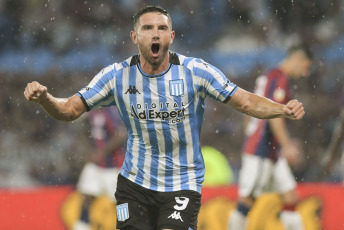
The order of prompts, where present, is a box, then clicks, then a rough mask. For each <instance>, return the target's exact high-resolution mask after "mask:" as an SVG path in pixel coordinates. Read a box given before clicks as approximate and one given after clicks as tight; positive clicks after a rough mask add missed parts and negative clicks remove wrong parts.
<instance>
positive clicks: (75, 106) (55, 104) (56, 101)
mask: <svg viewBox="0 0 344 230" xmlns="http://www.w3.org/2000/svg"><path fill="white" fill-rule="evenodd" d="M24 96H25V98H26V99H27V100H28V101H33V102H36V103H38V104H40V105H41V106H42V107H43V108H44V110H45V111H46V112H47V114H49V116H51V117H52V118H54V119H56V120H60V121H72V120H75V119H77V118H78V117H80V116H81V114H83V113H84V112H85V111H86V108H85V105H84V104H83V102H82V100H81V99H80V97H78V96H77V95H74V96H72V97H70V98H56V97H54V96H52V95H51V94H49V93H48V90H47V87H45V86H43V85H41V84H40V83H38V82H37V81H33V82H31V83H28V84H27V86H26V88H25V91H24Z"/></svg>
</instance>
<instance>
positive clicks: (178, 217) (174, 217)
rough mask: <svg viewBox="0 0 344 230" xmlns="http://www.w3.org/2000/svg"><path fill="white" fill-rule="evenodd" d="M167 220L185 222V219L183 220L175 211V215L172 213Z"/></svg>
mask: <svg viewBox="0 0 344 230" xmlns="http://www.w3.org/2000/svg"><path fill="white" fill-rule="evenodd" d="M167 218H172V219H175V220H181V221H182V222H184V221H183V219H182V217H181V216H180V212H177V211H174V213H172V214H171V215H170V216H169V217H167Z"/></svg>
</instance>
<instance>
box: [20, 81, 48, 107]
mask: <svg viewBox="0 0 344 230" xmlns="http://www.w3.org/2000/svg"><path fill="white" fill-rule="evenodd" d="M47 93H48V90H47V87H45V86H44V85H41V84H40V83H38V82H37V81H33V82H31V83H28V84H27V86H26V88H25V91H24V96H25V98H26V99H27V100H28V101H34V102H36V103H38V104H40V103H42V102H43V101H44V100H45V99H46V98H47Z"/></svg>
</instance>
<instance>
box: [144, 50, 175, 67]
mask: <svg viewBox="0 0 344 230" xmlns="http://www.w3.org/2000/svg"><path fill="white" fill-rule="evenodd" d="M138 48H139V51H140V54H141V55H142V56H143V58H144V59H145V60H146V61H147V62H148V64H150V65H152V66H159V65H160V64H161V63H162V62H163V61H164V59H165V57H166V55H167V53H168V50H169V46H168V45H165V46H162V47H161V48H160V56H159V57H158V58H154V57H153V56H152V55H151V47H150V46H149V47H147V46H143V45H138Z"/></svg>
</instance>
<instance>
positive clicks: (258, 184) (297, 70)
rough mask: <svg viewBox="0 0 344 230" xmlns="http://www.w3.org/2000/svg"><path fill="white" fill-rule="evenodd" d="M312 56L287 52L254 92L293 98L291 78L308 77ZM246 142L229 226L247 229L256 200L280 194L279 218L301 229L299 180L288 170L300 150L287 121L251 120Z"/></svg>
mask: <svg viewBox="0 0 344 230" xmlns="http://www.w3.org/2000/svg"><path fill="white" fill-rule="evenodd" d="M311 63H312V54H311V51H310V50H309V48H308V47H307V46H306V45H304V44H299V45H295V46H293V47H290V49H289V50H288V54H287V57H286V58H285V59H284V60H283V61H282V62H281V63H280V64H279V66H278V67H277V68H275V69H272V70H270V71H269V72H268V73H267V75H266V76H261V77H258V78H257V80H256V86H255V93H257V94H258V95H261V96H265V97H268V98H270V99H271V100H273V101H276V102H279V103H285V102H287V101H288V100H290V98H291V89H290V87H289V78H300V77H306V76H308V75H309V70H310V67H311ZM246 135H247V139H246V141H245V143H244V146H243V155H242V166H241V169H240V173H239V200H238V205H237V209H236V210H235V211H234V212H233V213H232V214H231V216H230V219H229V223H228V227H229V229H231V230H240V229H245V224H246V217H247V214H248V212H249V211H250V209H251V207H252V205H253V204H254V202H255V199H256V198H258V196H259V195H261V194H262V193H264V192H277V193H279V194H281V197H282V200H283V202H284V205H285V210H288V211H282V213H281V215H280V218H281V221H282V223H283V225H284V226H285V228H286V229H293V230H298V229H302V219H301V217H300V215H299V214H298V213H296V212H295V211H294V208H295V205H296V204H297V202H298V195H297V193H296V181H295V178H294V176H293V174H292V171H291V169H290V167H289V164H295V163H297V161H298V160H299V154H300V153H299V149H298V147H297V145H296V144H295V143H294V142H293V141H292V139H291V137H290V136H289V133H288V130H287V127H286V123H285V120H284V119H283V118H277V119H272V120H258V119H254V118H250V120H249V121H248V123H247V126H246Z"/></svg>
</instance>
